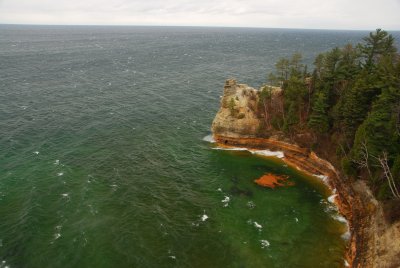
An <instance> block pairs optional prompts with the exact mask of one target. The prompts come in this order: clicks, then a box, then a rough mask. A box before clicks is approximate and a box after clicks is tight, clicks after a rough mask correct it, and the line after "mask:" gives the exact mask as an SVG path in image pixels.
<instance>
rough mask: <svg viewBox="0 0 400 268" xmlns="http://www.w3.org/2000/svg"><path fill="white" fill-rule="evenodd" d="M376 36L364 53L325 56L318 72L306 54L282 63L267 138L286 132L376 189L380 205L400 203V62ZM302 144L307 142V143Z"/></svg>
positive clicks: (354, 48) (267, 101)
mask: <svg viewBox="0 0 400 268" xmlns="http://www.w3.org/2000/svg"><path fill="white" fill-rule="evenodd" d="M394 42H395V40H394V38H393V37H392V35H390V34H389V33H387V32H386V31H383V30H381V29H378V30H376V31H375V32H372V33H370V34H369V36H367V37H365V38H363V41H362V42H361V43H359V44H357V45H351V44H348V45H346V46H344V47H342V48H338V47H336V48H334V49H332V50H331V51H328V52H326V53H323V54H320V55H318V56H317V57H316V58H315V61H314V69H313V70H312V71H311V70H309V69H308V67H307V66H306V65H304V64H302V61H301V60H302V56H301V54H299V53H296V54H294V55H292V57H291V58H289V59H286V58H282V59H280V60H279V61H278V62H277V63H276V64H275V68H276V70H275V72H274V73H271V74H269V75H268V84H269V85H275V86H281V88H282V89H283V90H282V91H281V93H279V94H281V96H280V97H279V98H277V97H276V96H274V94H273V93H272V92H273V91H272V88H271V87H269V86H264V87H263V88H262V89H261V91H260V103H259V105H260V109H259V111H260V113H262V114H261V117H263V118H264V119H265V120H263V122H264V125H263V126H262V128H261V129H260V132H265V133H266V132H271V130H274V131H281V132H284V133H285V135H286V136H287V137H291V138H293V139H294V140H296V139H297V140H298V141H300V143H303V144H302V145H304V144H307V146H308V147H310V148H312V149H313V150H315V151H317V152H322V151H324V152H325V155H324V156H325V157H327V158H328V159H329V160H330V161H333V162H335V163H336V164H337V166H339V167H341V168H342V171H343V173H344V174H346V175H347V178H349V179H357V178H360V177H361V178H363V179H366V180H367V181H368V182H369V185H370V186H371V188H372V189H373V190H374V192H375V194H376V196H377V197H378V198H379V199H400V55H399V54H398V53H397V49H396V47H395V44H394ZM301 137H303V138H301Z"/></svg>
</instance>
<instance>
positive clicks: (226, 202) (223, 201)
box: [221, 196, 230, 207]
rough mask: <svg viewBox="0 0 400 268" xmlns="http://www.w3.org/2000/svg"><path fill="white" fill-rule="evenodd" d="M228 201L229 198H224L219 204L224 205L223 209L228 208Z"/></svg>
mask: <svg viewBox="0 0 400 268" xmlns="http://www.w3.org/2000/svg"><path fill="white" fill-rule="evenodd" d="M229 201H230V197H229V196H225V198H224V199H223V200H221V202H222V203H224V207H227V206H229Z"/></svg>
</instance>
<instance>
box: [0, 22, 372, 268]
mask: <svg viewBox="0 0 400 268" xmlns="http://www.w3.org/2000/svg"><path fill="white" fill-rule="evenodd" d="M365 35H366V33H365V32H357V31H348V32H346V31H311V30H307V31H306V30H279V29H240V28H237V29H235V28H192V27H84V26H75V27H73V26H69V27H67V26H12V25H9V26H7V25H2V26H0V267H1V268H4V267H11V268H13V267H341V266H343V263H344V261H343V256H344V251H345V242H344V240H343V238H342V237H341V236H342V234H343V231H344V226H343V224H342V223H340V222H339V221H338V220H337V219H336V218H337V214H336V212H335V211H334V210H333V209H332V205H330V204H329V202H328V201H327V196H328V192H327V191H326V188H325V187H324V186H323V185H322V184H321V183H320V182H318V180H316V179H310V178H308V177H306V176H304V175H302V174H300V173H299V172H296V171H295V170H293V169H290V168H288V167H286V166H285V165H284V164H283V163H282V162H280V161H278V160H274V159H264V158H260V157H257V156H255V155H252V154H251V153H248V152H243V151H237V152H235V151H222V150H214V149H215V148H214V147H215V145H213V144H211V143H209V142H206V141H204V140H203V138H204V137H205V136H207V135H209V134H210V125H211V122H212V120H213V117H214V115H215V113H216V112H217V110H218V108H219V96H220V95H221V94H222V89H223V84H224V81H225V79H227V78H230V77H236V78H237V79H238V80H239V82H241V83H248V84H249V85H252V86H255V87H257V86H259V85H261V84H262V83H264V82H265V77H266V75H267V73H269V72H270V71H272V68H273V66H274V63H275V62H276V61H277V60H278V59H279V58H280V57H284V56H290V55H291V54H292V53H293V52H296V51H299V52H302V53H303V56H304V60H305V62H308V63H311V62H312V61H313V58H314V57H315V56H316V55H317V53H319V52H323V51H326V50H329V49H330V48H332V47H334V46H341V45H344V44H346V43H347V42H353V43H355V42H358V41H360V39H361V38H362V37H363V36H365ZM268 172H273V173H275V174H286V175H289V177H290V180H291V181H293V182H295V185H294V186H291V187H283V188H279V189H278V188H277V189H274V190H272V189H265V188H261V187H259V186H257V185H255V183H254V182H253V181H254V179H257V178H258V177H260V176H261V175H263V174H265V173H268ZM222 201H224V202H222Z"/></svg>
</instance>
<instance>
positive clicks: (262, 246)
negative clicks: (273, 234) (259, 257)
mask: <svg viewBox="0 0 400 268" xmlns="http://www.w3.org/2000/svg"><path fill="white" fill-rule="evenodd" d="M260 242H261V248H267V247H269V246H270V243H269V241H268V240H265V239H264V240H260Z"/></svg>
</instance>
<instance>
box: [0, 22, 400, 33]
mask: <svg viewBox="0 0 400 268" xmlns="http://www.w3.org/2000/svg"><path fill="white" fill-rule="evenodd" d="M1 25H9V26H92V27H187V28H240V29H276V30H322V31H359V32H362V31H363V32H365V31H375V30H376V29H382V30H385V31H388V32H400V29H398V30H387V29H385V28H383V27H377V28H375V29H344V28H290V27H265V26H220V25H151V24H47V23H1V22H0V26H1Z"/></svg>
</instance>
